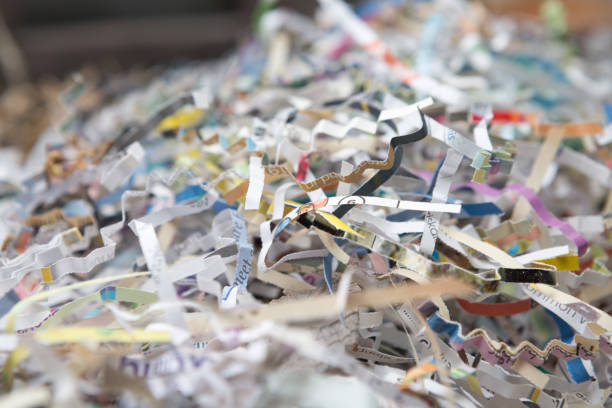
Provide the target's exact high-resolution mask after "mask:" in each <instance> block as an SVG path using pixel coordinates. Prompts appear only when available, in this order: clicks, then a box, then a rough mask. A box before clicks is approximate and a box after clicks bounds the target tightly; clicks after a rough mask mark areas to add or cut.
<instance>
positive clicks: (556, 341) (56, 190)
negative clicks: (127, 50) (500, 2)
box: [0, 0, 612, 408]
mask: <svg viewBox="0 0 612 408" xmlns="http://www.w3.org/2000/svg"><path fill="white" fill-rule="evenodd" d="M318 7H319V9H318V11H317V12H316V14H315V17H314V19H311V18H308V17H305V16H303V15H299V14H297V13H295V12H292V11H288V10H285V9H283V8H280V7H278V8H277V7H274V5H273V4H271V3H269V2H261V3H260V4H259V5H258V8H257V10H256V14H255V18H254V26H255V28H256V32H255V33H254V34H253V36H252V38H251V39H248V41H245V43H244V44H243V46H242V47H240V49H239V50H237V51H236V52H235V53H233V54H231V55H230V54H228V56H227V57H226V58H224V59H223V60H219V61H215V62H207V63H183V64H180V65H177V64H175V65H172V66H166V67H156V68H155V69H152V70H151V71H149V72H146V73H138V72H133V73H126V74H125V75H103V74H96V75H92V74H91V72H90V73H89V74H88V73H87V72H84V73H83V74H81V75H75V76H74V77H73V79H72V80H71V83H70V86H68V87H65V88H64V89H63V90H62V92H61V93H59V94H58V95H57V99H56V105H57V106H56V109H55V111H54V113H53V115H51V116H50V126H49V127H48V129H47V130H46V131H44V132H43V133H42V134H41V135H40V137H39V139H38V142H37V144H36V145H35V146H34V147H33V148H32V149H31V150H30V152H29V154H28V155H27V157H26V158H25V159H24V161H22V162H20V161H19V160H18V158H17V157H18V156H17V155H16V154H14V153H13V152H12V151H11V150H5V151H3V152H2V153H1V154H0V160H1V162H0V216H1V224H0V240H1V242H0V243H1V252H0V316H1V320H0V327H1V329H2V332H1V333H0V364H2V393H1V395H0V406H2V407H5V406H6V407H35V406H53V407H75V406H90V407H102V406H120V407H161V406H170V407H192V406H198V407H298V406H299V407H438V406H440V407H461V408H468V407H495V408H510V407H517V408H519V407H520V408H524V407H525V406H526V407H529V408H537V407H541V408H561V407H598V406H604V405H608V406H609V405H610V404H609V403H607V401H609V399H608V398H609V394H610V389H611V388H610V387H611V385H612V317H611V316H610V315H609V314H608V313H607V312H608V311H609V310H612V304H611V301H612V280H611V277H612V275H611V273H610V270H609V267H612V261H611V260H610V259H609V255H610V254H612V233H611V231H610V229H609V228H608V227H609V226H611V225H612V223H611V221H612V215H611V214H612V170H611V168H612V149H611V148H610V145H609V143H610V142H612V125H610V124H608V123H609V122H610V121H611V120H612V105H610V104H609V103H610V101H612V80H611V78H612V75H611V74H612V58H610V55H611V52H610V50H611V49H612V36H611V35H610V34H609V33H608V34H606V33H605V32H593V33H591V34H589V35H587V36H586V37H582V38H580V39H576V38H574V37H572V35H571V34H569V33H568V30H567V24H566V19H565V15H564V9H563V7H562V6H561V5H560V4H559V3H556V2H554V1H548V2H546V3H545V5H544V8H543V14H542V16H543V17H542V19H541V20H540V22H527V21H524V22H519V21H515V20H510V19H507V18H501V17H497V16H494V15H491V14H489V13H488V12H487V11H486V9H484V8H483V6H482V5H480V4H479V3H471V2H465V1H461V0H445V1H439V2H416V3H415V2H411V1H410V2H404V1H393V2H390V1H373V2H369V3H365V4H362V5H359V6H356V7H353V6H348V5H347V4H345V3H343V2H342V1H341V0H320V1H319V5H318ZM41 115H42V113H41ZM23 120H24V121H25V120H27V119H26V118H23ZM31 120H33V121H34V120H36V118H31ZM24 126H25V125H24ZM14 129H15V131H19V127H18V126H16V127H14ZM13 136H14V135H13Z"/></svg>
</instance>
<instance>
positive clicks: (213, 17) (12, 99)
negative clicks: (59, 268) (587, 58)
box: [0, 0, 612, 149]
mask: <svg viewBox="0 0 612 408" xmlns="http://www.w3.org/2000/svg"><path fill="white" fill-rule="evenodd" d="M421 1H422V0H421ZM481 2H482V3H483V4H484V5H485V7H487V8H488V9H489V10H491V11H493V12H495V13H499V14H505V15H508V16H512V17H515V18H519V19H538V18H539V16H540V9H541V4H542V2H541V1H537V0H483V1H481ZM279 3H280V5H282V6H283V7H288V8H292V9H295V10H297V11H300V12H302V13H304V14H307V15H312V14H313V12H314V10H315V9H316V7H317V2H316V1H315V0H282V1H280V2H279ZM352 3H356V2H355V1H352ZM562 3H563V4H564V6H565V8H566V12H567V17H568V25H569V29H570V31H571V32H572V33H574V34H577V35H579V34H580V33H582V32H585V31H588V30H592V29H594V28H600V27H606V26H608V27H610V26H612V6H611V3H610V1H609V0H564V1H562ZM256 6H257V1H255V0H171V1H170V0H129V1H125V0H87V1H82V0H53V1H49V0H2V1H0V68H1V69H0V124H1V125H0V147H2V146H9V145H15V144H19V146H20V147H22V148H23V149H27V148H28V147H29V146H31V144H32V143H33V141H34V140H35V138H36V135H37V134H38V133H39V132H40V131H42V130H43V129H44V128H45V127H46V126H48V123H49V122H48V119H47V118H46V115H47V114H46V112H47V111H48V110H47V109H46V104H47V103H48V98H53V95H56V94H57V90H58V89H60V88H61V87H62V83H63V81H64V80H65V79H66V78H67V77H68V76H69V74H70V73H71V72H74V71H77V70H81V71H82V70H83V67H95V71H97V72H120V71H121V72H125V71H128V70H130V69H134V68H138V67H147V66H151V65H152V64H159V63H168V62H171V61H176V60H178V59H207V58H213V57H218V56H221V55H224V54H227V53H228V52H230V51H231V50H232V49H234V48H235V47H236V46H237V45H238V44H239V42H240V41H241V39H244V38H246V37H247V36H248V35H249V33H250V32H251V31H252V21H253V19H252V17H253V13H254V10H255V9H256ZM26 115H27V116H28V118H29V120H28V121H27V123H26V122H25V121H23V120H21V118H22V117H24V116H26ZM33 117H34V119H35V120H32V119H33ZM23 127H28V129H24V128H23Z"/></svg>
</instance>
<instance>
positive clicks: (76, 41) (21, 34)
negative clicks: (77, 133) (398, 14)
mask: <svg viewBox="0 0 612 408" xmlns="http://www.w3.org/2000/svg"><path fill="white" fill-rule="evenodd" d="M256 4H257V3H256V1H254V0H86V1H83V0H2V1H0V12H1V13H2V16H3V17H4V21H5V23H6V27H7V28H8V31H9V32H10V33H12V36H13V38H14V42H15V43H16V44H17V45H18V47H19V51H18V52H20V54H21V55H22V59H23V62H24V64H25V67H23V68H24V69H25V71H24V70H23V69H21V68H16V69H14V71H16V72H14V73H13V74H12V75H16V76H18V77H19V76H21V77H26V76H27V77H28V78H29V79H38V78H40V77H41V76H44V75H54V76H55V75H60V76H61V75H63V74H66V73H68V72H70V71H73V70H77V69H79V68H81V67H82V66H83V65H90V64H93V65H99V64H107V65H112V64H117V65H119V66H120V67H124V68H125V67H129V66H134V65H143V66H145V65H150V64H154V63H158V62H164V61H168V60H171V59H175V58H181V57H186V58H211V57H217V56H220V55H223V54H224V53H227V52H229V51H230V50H231V49H232V48H234V47H235V46H236V44H237V43H238V41H240V39H242V38H245V36H246V35H248V33H249V32H250V31H251V29H252V23H251V21H252V14H253V11H254V9H255V6H256ZM281 4H283V5H285V6H288V7H291V8H293V9H296V10H299V11H301V12H304V13H306V14H312V12H313V10H314V8H315V6H316V1H314V0H304V1H299V0H294V1H282V2H281ZM3 36H6V34H5V33H2V34H0V37H3ZM2 43H6V38H5V40H2V39H1V38H0V46H1V45H2ZM0 52H1V50H0ZM5 52H6V51H5ZM2 76H3V78H2V79H1V80H0V81H2V82H3V83H5V82H6V80H7V78H5V76H6V74H4V75H2ZM11 79H13V78H11ZM21 79H24V78H21Z"/></svg>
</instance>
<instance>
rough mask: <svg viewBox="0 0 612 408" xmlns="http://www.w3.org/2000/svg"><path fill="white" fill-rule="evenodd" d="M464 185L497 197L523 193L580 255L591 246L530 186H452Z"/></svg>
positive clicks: (543, 219) (540, 214) (468, 182)
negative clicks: (575, 247) (507, 192)
mask: <svg viewBox="0 0 612 408" xmlns="http://www.w3.org/2000/svg"><path fill="white" fill-rule="evenodd" d="M462 187H469V188H471V189H473V190H474V191H477V192H479V193H481V194H484V195H487V196H489V197H497V196H499V195H500V194H502V193H503V192H505V191H508V190H512V191H516V192H517V193H519V194H520V195H522V196H523V197H524V198H525V199H526V200H527V201H528V202H529V205H531V208H533V210H534V211H535V212H536V214H537V215H538V217H540V219H541V220H542V221H543V222H544V223H545V224H546V225H548V226H550V227H556V228H559V230H560V231H561V232H562V233H563V234H564V235H565V236H566V237H568V238H569V239H571V240H572V241H573V242H574V243H575V244H576V246H577V247H578V255H579V256H582V255H584V254H585V252H586V251H587V249H588V248H589V243H588V241H587V240H586V239H585V238H584V237H583V236H582V235H580V233H579V232H578V231H576V230H575V229H574V227H572V226H571V225H570V224H568V223H567V222H565V221H561V220H560V219H558V218H557V217H555V216H554V215H552V214H551V213H550V212H549V211H548V210H547V209H546V206H544V203H543V202H542V200H540V197H538V195H537V194H536V193H535V192H534V191H533V190H532V189H530V188H529V187H526V186H524V185H522V184H510V185H508V186H506V187H504V188H503V189H502V190H498V189H496V188H493V187H491V186H489V185H486V184H478V183H474V182H473V181H467V182H465V183H461V184H455V185H453V187H452V188H451V191H455V190H458V189H460V188H462Z"/></svg>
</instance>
